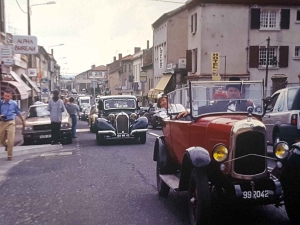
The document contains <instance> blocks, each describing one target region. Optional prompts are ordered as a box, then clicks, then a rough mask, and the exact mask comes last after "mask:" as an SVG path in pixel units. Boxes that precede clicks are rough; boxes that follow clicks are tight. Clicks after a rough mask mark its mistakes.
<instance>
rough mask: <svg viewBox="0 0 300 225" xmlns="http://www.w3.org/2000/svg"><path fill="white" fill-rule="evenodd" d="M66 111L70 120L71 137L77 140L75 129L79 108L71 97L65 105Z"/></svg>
mask: <svg viewBox="0 0 300 225" xmlns="http://www.w3.org/2000/svg"><path fill="white" fill-rule="evenodd" d="M66 109H67V111H68V113H69V114H70V116H71V118H72V137H73V138H77V137H76V127H77V115H78V113H79V107H78V105H77V104H75V103H74V98H73V97H71V98H70V99H69V103H68V104H67V106H66Z"/></svg>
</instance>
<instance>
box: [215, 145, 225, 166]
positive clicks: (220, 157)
mask: <svg viewBox="0 0 300 225" xmlns="http://www.w3.org/2000/svg"><path fill="white" fill-rule="evenodd" d="M212 156H213V158H214V160H216V161H217V162H223V161H225V159H226V158H227V156H228V149H227V148H226V146H225V145H223V144H218V145H216V146H215V147H214V149H213V151H212Z"/></svg>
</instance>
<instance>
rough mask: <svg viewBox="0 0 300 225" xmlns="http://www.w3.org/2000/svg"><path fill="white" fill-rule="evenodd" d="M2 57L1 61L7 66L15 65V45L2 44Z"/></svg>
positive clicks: (0, 49) (0, 56) (0, 48)
mask: <svg viewBox="0 0 300 225" xmlns="http://www.w3.org/2000/svg"><path fill="white" fill-rule="evenodd" d="M0 58H1V62H3V63H4V65H5V66H13V65H14V56H13V45H1V46H0Z"/></svg>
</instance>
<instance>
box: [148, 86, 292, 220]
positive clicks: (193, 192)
mask: <svg viewBox="0 0 300 225" xmlns="http://www.w3.org/2000/svg"><path fill="white" fill-rule="evenodd" d="M230 83H231V82H230ZM230 83H229V82H228V81H227V82H226V81H224V82H221V81H219V82H214V81H210V82H209V81H206V82H204V81H203V82H200V81H191V82H190V84H189V87H187V88H182V89H177V90H175V91H174V92H171V93H170V94H169V95H168V96H169V101H170V102H173V103H181V104H182V105H186V102H187V101H188V102H189V108H190V115H189V117H187V118H181V119H179V120H178V119H172V118H170V117H171V116H175V115H176V114H175V115H172V114H171V115H170V116H169V118H166V119H164V120H163V136H161V137H158V138H157V139H156V141H155V145H154V152H153V160H154V161H155V162H156V178H157V191H158V194H159V196H162V197H166V196H167V195H168V194H169V191H170V189H171V190H173V191H175V192H182V191H187V192H188V195H189V197H188V198H189V200H188V204H189V211H190V220H191V224H197V225H199V224H210V221H211V212H212V210H213V206H214V203H213V202H212V198H216V199H218V202H219V203H230V204H235V203H244V204H246V205H251V206H252V207H254V206H255V205H265V204H274V205H276V206H281V205H282V196H283V193H282V187H281V183H280V181H279V178H280V174H281V172H282V168H283V160H285V159H286V158H287V156H288V152H289V147H288V145H287V144H286V143H285V142H278V143H277V144H276V146H275V147H274V154H273V157H269V156H268V157H267V142H266V135H267V134H266V127H265V125H264V124H263V123H262V121H261V117H262V116H263V114H264V109H265V106H266V105H267V103H268V102H269V101H267V100H262V99H263V83H262V82H258V81H243V82H236V81H235V83H236V84H237V85H238V86H239V88H240V89H239V90H241V91H242V92H241V99H232V100H231V101H230V100H229V99H214V97H213V96H214V93H215V92H216V90H222V92H224V93H226V87H228V84H230ZM226 85H227V86H226ZM187 93H188V94H187ZM226 95H227V94H226ZM227 98H228V97H227ZM248 100H249V101H248ZM243 104H244V108H246V109H245V111H244V109H242V107H240V109H241V110H240V111H236V110H237V109H238V108H239V107H238V106H240V105H243ZM247 104H250V106H248V107H246V106H247ZM232 105H234V106H235V107H234V108H233V107H231V106H232ZM242 110H243V111H242ZM267 159H268V160H272V161H274V162H275V163H274V164H275V167H274V168H273V169H272V168H269V167H268V165H267ZM224 210H226V208H224Z"/></svg>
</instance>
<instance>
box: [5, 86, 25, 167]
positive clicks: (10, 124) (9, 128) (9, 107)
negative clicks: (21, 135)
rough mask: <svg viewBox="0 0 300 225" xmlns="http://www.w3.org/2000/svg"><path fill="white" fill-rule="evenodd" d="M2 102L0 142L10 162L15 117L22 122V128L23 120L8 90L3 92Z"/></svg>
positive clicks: (13, 140) (13, 142)
mask: <svg viewBox="0 0 300 225" xmlns="http://www.w3.org/2000/svg"><path fill="white" fill-rule="evenodd" d="M3 98H4V100H1V102H0V142H1V144H2V145H4V146H5V151H7V160H9V161H10V160H12V155H13V147H14V144H15V132H16V124H15V118H16V115H17V116H18V117H19V118H20V119H21V120H22V123H23V127H24V126H25V123H24V119H23V117H22V115H21V110H20V109H19V107H18V105H17V103H16V102H15V101H13V100H11V98H12V93H11V91H10V90H5V91H4V94H3Z"/></svg>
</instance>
